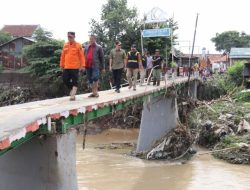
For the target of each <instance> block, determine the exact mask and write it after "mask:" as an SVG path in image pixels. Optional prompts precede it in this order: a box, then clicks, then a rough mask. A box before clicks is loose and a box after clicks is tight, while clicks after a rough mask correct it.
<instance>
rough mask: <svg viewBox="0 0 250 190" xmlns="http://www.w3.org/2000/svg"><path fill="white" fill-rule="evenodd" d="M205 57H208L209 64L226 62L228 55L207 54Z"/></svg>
mask: <svg viewBox="0 0 250 190" xmlns="http://www.w3.org/2000/svg"><path fill="white" fill-rule="evenodd" d="M207 58H208V59H209V61H210V63H211V64H213V63H221V62H228V55H223V54H208V55H207Z"/></svg>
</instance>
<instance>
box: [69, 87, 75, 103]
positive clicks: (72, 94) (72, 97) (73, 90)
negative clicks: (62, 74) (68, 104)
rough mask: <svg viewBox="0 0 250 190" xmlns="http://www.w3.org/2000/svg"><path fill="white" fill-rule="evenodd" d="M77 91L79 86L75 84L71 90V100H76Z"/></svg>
mask: <svg viewBox="0 0 250 190" xmlns="http://www.w3.org/2000/svg"><path fill="white" fill-rule="evenodd" d="M76 92H77V87H76V86H73V88H72V90H71V91H70V99H69V100H70V101H75V100H76Z"/></svg>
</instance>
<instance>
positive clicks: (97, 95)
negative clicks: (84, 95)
mask: <svg viewBox="0 0 250 190" xmlns="http://www.w3.org/2000/svg"><path fill="white" fill-rule="evenodd" d="M88 97H89V98H98V97H99V94H90V95H89V96H88Z"/></svg>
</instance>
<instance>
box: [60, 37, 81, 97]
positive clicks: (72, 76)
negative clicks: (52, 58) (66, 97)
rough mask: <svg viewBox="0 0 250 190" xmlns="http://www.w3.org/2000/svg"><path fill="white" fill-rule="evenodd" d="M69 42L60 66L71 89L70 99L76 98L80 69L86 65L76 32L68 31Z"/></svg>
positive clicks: (64, 79) (63, 51) (64, 80)
mask: <svg viewBox="0 0 250 190" xmlns="http://www.w3.org/2000/svg"><path fill="white" fill-rule="evenodd" d="M68 40H69V41H68V42H67V43H66V44H64V47H63V50H62V54H61V60H60V67H61V69H62V70H63V82H64V83H65V84H66V85H67V87H68V89H69V90H70V100H71V101H73V100H75V95H76V92H77V86H78V76H79V69H83V68H84V66H85V57H84V53H83V49H82V46H81V44H79V43H77V42H76V41H75V32H68Z"/></svg>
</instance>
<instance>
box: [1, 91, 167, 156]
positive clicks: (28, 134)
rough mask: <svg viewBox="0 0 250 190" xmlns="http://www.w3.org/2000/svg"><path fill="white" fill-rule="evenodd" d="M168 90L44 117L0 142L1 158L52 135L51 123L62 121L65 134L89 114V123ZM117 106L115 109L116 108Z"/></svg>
mask: <svg viewBox="0 0 250 190" xmlns="http://www.w3.org/2000/svg"><path fill="white" fill-rule="evenodd" d="M165 92H166V89H165V88H164V87H163V88H158V89H155V90H152V91H151V93H143V94H140V96H139V95H137V96H135V97H132V98H131V97H129V98H127V99H120V100H114V101H113V102H105V103H102V104H100V105H99V104H98V105H89V106H86V107H81V108H76V109H72V110H67V111H63V112H61V113H53V114H49V115H47V116H44V117H42V118H40V119H38V120H36V121H34V122H32V123H30V124H28V125H27V126H25V127H24V128H20V129H16V130H13V131H11V132H10V133H11V134H10V135H9V136H6V137H5V138H3V139H1V140H0V156H2V155H4V154H5V153H7V152H8V151H9V150H11V149H13V148H17V147H18V146H20V145H22V144H23V143H24V142H27V141H29V140H30V139H31V138H33V137H35V136H38V135H40V134H50V133H51V132H50V130H49V129H51V122H54V121H58V120H62V121H63V122H62V123H63V125H62V126H61V131H62V133H65V132H66V130H67V129H68V128H69V126H71V125H74V124H80V123H84V115H85V114H87V121H90V120H93V119H96V118H98V117H101V116H104V115H106V114H109V113H112V112H114V111H118V110H122V109H124V108H126V107H128V106H130V105H133V104H138V103H142V102H143V101H144V100H145V99H146V98H147V97H148V96H151V97H156V96H160V95H162V94H164V93H165ZM114 106H115V107H114Z"/></svg>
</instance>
